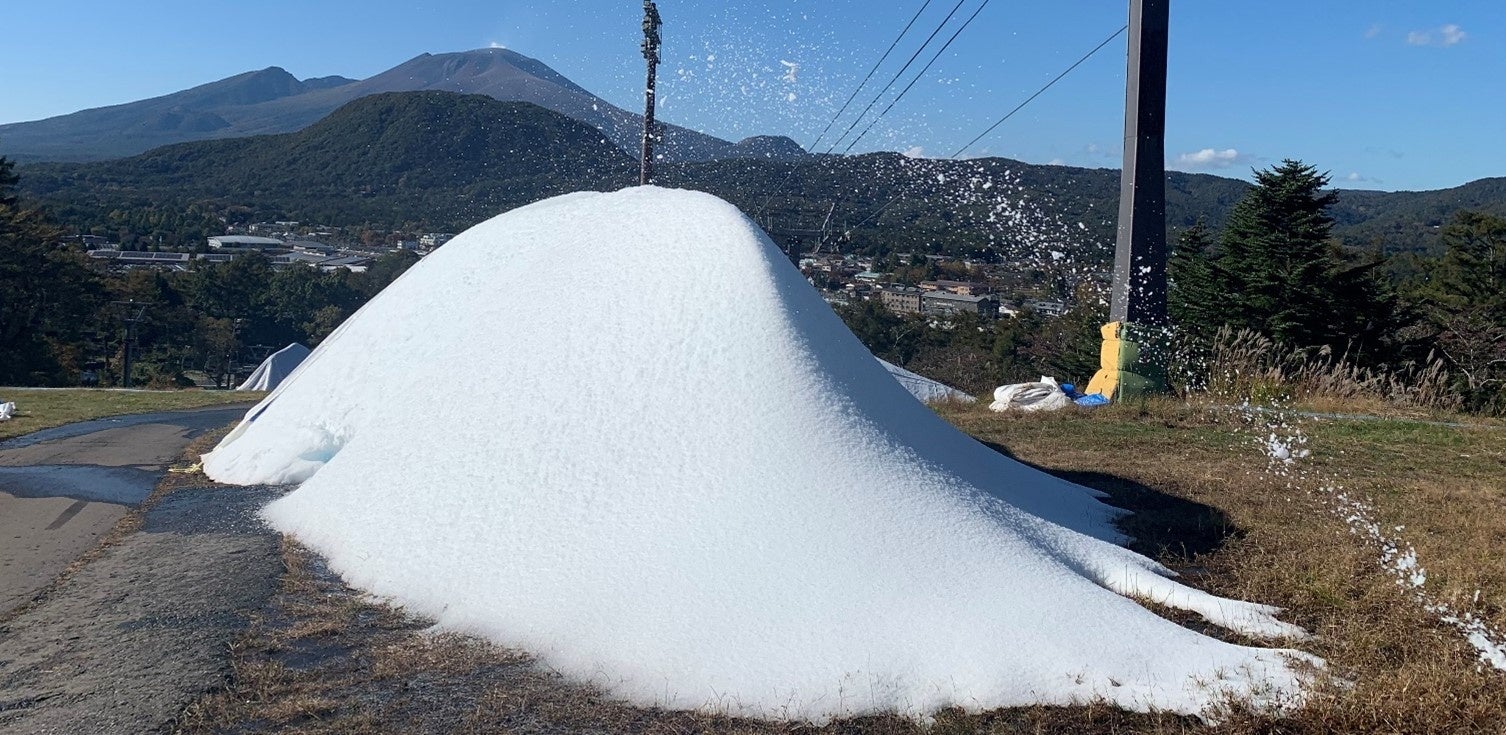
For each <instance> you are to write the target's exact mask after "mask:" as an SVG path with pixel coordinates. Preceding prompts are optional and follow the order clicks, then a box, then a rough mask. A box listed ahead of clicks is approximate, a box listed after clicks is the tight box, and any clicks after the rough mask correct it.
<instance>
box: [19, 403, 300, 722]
mask: <svg viewBox="0 0 1506 735" xmlns="http://www.w3.org/2000/svg"><path fill="white" fill-rule="evenodd" d="M244 411H245V409H244V408H223V407H221V408H213V409H199V410H193V411H182V412H174V413H171V414H157V415H153V416H149V417H127V418H125V419H121V420H117V421H105V422H89V423H88V424H82V425H75V426H71V427H63V428H60V429H55V430H49V431H48V432H46V433H45V434H43V435H42V436H41V437H40V438H39V437H38V436H37V435H33V436H31V437H23V438H22V439H19V440H13V441H10V442H5V443H3V444H0V490H3V491H4V492H0V529H3V531H0V532H3V533H4V536H0V542H3V545H0V549H3V551H0V556H3V561H4V566H3V567H0V599H3V600H4V601H5V602H4V603H3V604H0V616H3V615H4V614H5V612H7V611H9V612H12V613H14V612H15V610H16V606H17V605H19V604H20V603H22V602H25V601H27V600H30V599H31V598H32V597H33V593H34V592H35V590H37V589H40V588H41V587H43V586H45V585H47V584H49V583H50V582H52V581H53V579H55V578H56V573H57V572H58V571H61V569H62V568H64V567H66V566H67V565H68V564H70V563H71V562H72V561H74V560H75V559H76V558H77V557H78V556H79V554H81V553H83V552H84V551H87V550H89V549H90V548H93V546H94V545H95V543H96V542H97V539H98V537H99V536H100V535H102V534H104V533H106V532H108V530H109V529H110V528H111V527H112V526H113V524H114V523H115V521H116V520H117V519H119V518H120V517H121V516H122V515H124V514H125V513H126V512H127V511H129V510H130V509H131V508H132V507H133V506H135V505H136V504H138V503H140V502H141V500H142V499H144V498H145V497H146V496H147V495H148V494H150V493H151V491H152V490H153V488H154V487H155V486H156V485H157V483H158V481H159V480H160V478H161V477H162V475H163V470H164V469H165V467H166V465H167V464H168V463H170V462H172V461H174V460H176V459H177V458H178V457H179V455H180V454H181V452H182V450H183V447H184V446H186V444H187V443H188V442H189V441H190V440H191V439H192V438H193V437H195V436H198V435H199V434H202V433H204V432H205V431H208V430H211V429H214V428H218V427H221V426H225V425H226V424H229V423H231V422H232V421H234V420H235V419H237V418H239V417H240V415H241V414H243V413H244ZM184 482H185V483H188V482H189V480H188V479H187V477H185V478H184ZM278 492H279V491H278V490H277V489H275V488H228V487H222V486H214V485H212V484H211V483H208V482H207V481H206V480H204V479H203V478H202V476H200V477H199V478H198V481H197V482H193V483H192V484H189V485H188V486H185V487H180V488H177V489H175V490H173V491H172V492H171V493H170V494H168V495H167V496H166V497H165V498H164V499H163V500H162V501H161V502H160V503H159V504H157V505H156V506H155V507H154V508H152V509H151V510H150V511H149V512H147V514H146V516H145V518H144V522H143V525H142V527H141V528H140V530H138V531H136V532H135V533H133V534H131V535H129V536H126V537H125V538H123V539H121V540H120V541H119V542H117V543H113V544H111V545H110V546H109V547H107V548H105V549H104V550H103V553H102V554H100V555H99V556H98V557H96V558H94V559H93V560H91V561H90V562H89V563H88V564H87V565H85V566H84V567H82V568H81V569H79V570H77V571H76V572H74V573H73V574H71V575H70V576H69V577H68V579H67V580H66V581H65V582H63V583H62V584H61V585H60V586H58V587H56V588H54V589H52V590H51V591H50V592H48V593H47V595H46V596H45V597H44V598H41V599H39V600H36V601H35V602H34V604H32V605H31V606H30V607H27V608H25V609H24V610H22V611H21V612H20V613H19V614H17V615H15V616H14V617H13V618H12V619H10V620H8V621H6V622H5V623H4V624H3V625H0V735H11V734H12V733H14V734H16V735H22V734H23V733H24V734H25V735H41V734H43V733H148V732H165V731H169V730H171V728H172V726H173V723H174V721H175V720H176V718H177V717H178V716H179V715H180V713H182V712H183V710H184V708H185V707H187V706H188V705H189V704H191V703H193V702H194V701H196V700H197V699H198V698H199V697H200V696H202V694H203V693H204V692H206V691H209V690H212V689H214V688H216V687H218V686H221V685H222V684H223V683H224V681H225V680H226V677H228V676H229V673H230V672H229V665H230V662H229V655H228V654H229V650H230V646H231V644H232V643H234V641H235V640H236V639H237V638H238V637H239V636H240V635H241V634H242V633H243V631H244V630H245V629H246V625H247V623H248V619H249V616H250V615H252V614H254V613H255V612H257V611H261V610H264V609H265V608H266V605H267V602H268V600H269V599H270V598H271V596H272V594H273V592H274V591H275V590H276V586H277V583H278V579H279V576H280V574H281V571H282V565H281V559H280V549H279V537H278V535H277V534H276V533H273V532H271V531H270V530H268V529H267V528H266V527H265V526H263V525H262V524H261V523H260V522H259V521H258V520H257V518H256V512H257V510H258V509H260V508H261V506H262V505H264V504H265V503H266V502H267V501H268V500H270V499H272V498H273V497H275V496H276V495H277V494H278ZM17 588H19V589H20V590H21V591H19V592H17V591H13V590H15V589H17Z"/></svg>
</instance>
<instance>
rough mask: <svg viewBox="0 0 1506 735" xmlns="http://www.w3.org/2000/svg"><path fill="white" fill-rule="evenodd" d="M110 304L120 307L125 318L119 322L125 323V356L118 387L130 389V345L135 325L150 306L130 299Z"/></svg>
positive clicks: (132, 340) (141, 319) (134, 336)
mask: <svg viewBox="0 0 1506 735" xmlns="http://www.w3.org/2000/svg"><path fill="white" fill-rule="evenodd" d="M110 303H111V304H113V305H115V306H119V307H122V309H123V312H124V314H125V316H122V317H121V318H120V319H121V321H123V322H125V325H126V333H125V356H124V358H123V359H122V360H121V362H122V365H121V371H120V385H121V387H122V388H129V387H131V343H132V342H134V341H136V325H137V324H140V323H141V322H142V321H143V320H145V319H146V308H147V307H148V306H151V304H146V303H142V302H139V301H136V300H135V299H132V300H130V301H112V302H110Z"/></svg>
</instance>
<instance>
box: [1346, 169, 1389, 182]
mask: <svg viewBox="0 0 1506 735" xmlns="http://www.w3.org/2000/svg"><path fill="white" fill-rule="evenodd" d="M1344 181H1345V182H1347V183H1350V184H1379V183H1381V180H1380V179H1375V178H1371V177H1369V176H1365V175H1364V174H1361V173H1360V172H1358V171H1350V172H1349V175H1348V176H1345V177H1344Z"/></svg>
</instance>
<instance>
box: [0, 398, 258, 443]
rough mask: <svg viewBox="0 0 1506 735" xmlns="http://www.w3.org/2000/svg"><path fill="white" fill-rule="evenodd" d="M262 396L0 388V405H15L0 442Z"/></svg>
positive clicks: (2, 426) (1, 430) (0, 424)
mask: <svg viewBox="0 0 1506 735" xmlns="http://www.w3.org/2000/svg"><path fill="white" fill-rule="evenodd" d="M263 395H265V394H264V393H253V392H249V391H223V390H100V389H88V388H62V389H52V388H46V389H38V388H0V403H4V402H10V403H15V404H16V413H15V417H14V418H12V419H11V420H10V421H0V440H3V439H9V438H11V437H16V436H21V435H22V434H30V433H31V432H33V431H39V430H41V429H50V428H52V427H54V426H62V425H63V424H71V423H74V422H76V421H88V420H90V419H98V418H104V417H106V416H120V415H122V414H128V413H151V412H155V411H172V410H176V409H180V408H199V407H201V406H215V405H220V404H223V403H247V402H255V401H259V400H261V398H262V396H263Z"/></svg>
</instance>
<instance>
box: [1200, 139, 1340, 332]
mask: <svg viewBox="0 0 1506 735" xmlns="http://www.w3.org/2000/svg"><path fill="white" fill-rule="evenodd" d="M1327 185H1328V176H1327V175H1325V174H1321V173H1319V172H1318V170H1317V169H1315V168H1313V167H1312V166H1308V165H1306V164H1304V163H1301V162H1300V161H1292V160H1286V161H1282V162H1281V164H1279V165H1277V166H1275V167H1273V168H1271V169H1269V170H1265V171H1257V172H1255V187H1254V188H1253V189H1251V190H1250V192H1249V193H1248V194H1246V195H1245V197H1244V199H1241V200H1240V202H1239V203H1238V204H1236V205H1235V206H1234V209H1233V211H1232V212H1230V214H1229V221H1228V223H1227V224H1226V225H1225V226H1224V232H1223V237H1222V238H1221V245H1222V248H1223V250H1222V253H1221V255H1220V257H1219V258H1218V263H1217V264H1218V267H1219V269H1220V270H1222V271H1223V272H1224V273H1225V274H1227V275H1228V276H1229V279H1228V280H1229V283H1228V284H1227V285H1228V286H1230V288H1229V292H1228V294H1227V298H1228V300H1229V303H1230V304H1231V306H1233V308H1232V309H1230V311H1229V313H1228V319H1229V323H1230V324H1232V325H1233V326H1236V327H1243V328H1248V329H1253V330H1255V331H1257V332H1261V333H1262V334H1265V335H1267V336H1269V337H1272V338H1275V339H1277V340H1279V341H1281V342H1285V343H1287V344H1290V345H1294V346H1302V347H1306V346H1312V345H1321V344H1331V343H1332V338H1333V337H1335V336H1336V335H1334V334H1333V333H1332V332H1333V330H1332V319H1331V316H1332V314H1333V307H1334V297H1333V292H1332V290H1331V289H1330V286H1331V279H1330V275H1331V274H1332V273H1333V272H1334V270H1335V266H1336V263H1335V262H1334V258H1333V257H1332V252H1331V247H1330V244H1329V236H1330V233H1331V231H1332V229H1333V219H1332V218H1330V217H1329V216H1328V212H1327V209H1328V207H1329V206H1330V205H1332V204H1333V203H1334V202H1335V201H1337V200H1338V194H1337V193H1336V192H1333V191H1327V192H1325V191H1323V189H1324V187H1326V186H1327Z"/></svg>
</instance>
